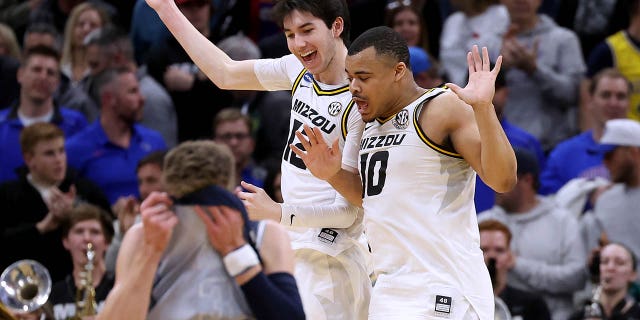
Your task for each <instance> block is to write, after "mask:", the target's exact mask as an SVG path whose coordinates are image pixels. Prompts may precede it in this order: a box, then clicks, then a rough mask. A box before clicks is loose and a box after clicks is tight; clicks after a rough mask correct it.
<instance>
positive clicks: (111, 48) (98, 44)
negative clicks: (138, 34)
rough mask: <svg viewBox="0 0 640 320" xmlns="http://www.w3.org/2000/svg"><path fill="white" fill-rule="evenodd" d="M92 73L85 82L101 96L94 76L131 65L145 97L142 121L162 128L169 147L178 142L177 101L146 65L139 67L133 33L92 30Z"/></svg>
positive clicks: (88, 50)
mask: <svg viewBox="0 0 640 320" xmlns="http://www.w3.org/2000/svg"><path fill="white" fill-rule="evenodd" d="M85 50H86V54H87V57H86V58H87V63H88V65H89V68H90V76H89V77H88V78H85V81H84V83H83V86H84V88H85V90H86V92H88V93H90V94H91V95H92V96H93V98H94V99H96V100H99V98H98V97H96V96H97V94H96V93H95V92H92V91H94V90H93V88H92V84H91V82H92V79H91V78H92V77H95V76H96V75H97V74H99V73H100V72H102V71H103V70H104V69H107V68H128V69H130V70H131V71H132V72H133V73H135V75H136V77H137V78H138V83H139V85H140V93H141V94H142V96H143V97H144V98H145V99H144V106H143V108H142V110H143V112H142V120H141V121H140V124H141V125H143V126H145V127H147V128H149V129H152V130H156V131H158V132H159V133H160V134H161V135H162V137H163V138H164V140H165V142H166V143H167V146H168V147H173V146H175V145H176V144H177V142H178V123H177V119H176V110H175V108H174V106H173V101H172V100H171V97H170V96H169V94H168V93H167V91H166V90H165V89H164V87H162V85H160V84H159V83H158V82H157V81H156V80H154V79H153V78H152V77H151V76H149V75H148V74H147V71H146V68H138V64H137V63H136V62H135V59H134V57H133V45H132V44H131V40H130V39H129V36H128V35H127V34H126V33H124V32H123V31H122V30H120V29H118V28H117V27H111V26H107V27H104V28H102V29H98V30H95V31H94V32H92V33H91V34H90V35H89V36H88V37H87V39H85Z"/></svg>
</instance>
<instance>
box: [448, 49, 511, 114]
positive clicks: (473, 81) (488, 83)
mask: <svg viewBox="0 0 640 320" xmlns="http://www.w3.org/2000/svg"><path fill="white" fill-rule="evenodd" d="M467 63H468V64H469V82H468V83H467V86H466V87H464V89H463V88H460V87H459V86H457V85H456V84H453V83H447V87H449V88H451V90H452V91H453V92H455V94H457V95H458V97H459V98H460V99H462V101H464V102H466V103H467V104H468V105H470V106H471V107H473V108H477V107H479V106H490V107H492V101H493V95H494V94H495V82H496V77H497V76H498V72H500V66H501V65H502V56H499V57H498V59H497V61H496V65H495V67H494V68H493V70H491V71H489V68H490V65H491V61H490V60H489V51H488V50H487V48H486V47H483V48H482V59H481V58H480V53H479V52H478V46H473V49H472V51H471V52H469V53H468V54H467ZM492 108H493V107H492Z"/></svg>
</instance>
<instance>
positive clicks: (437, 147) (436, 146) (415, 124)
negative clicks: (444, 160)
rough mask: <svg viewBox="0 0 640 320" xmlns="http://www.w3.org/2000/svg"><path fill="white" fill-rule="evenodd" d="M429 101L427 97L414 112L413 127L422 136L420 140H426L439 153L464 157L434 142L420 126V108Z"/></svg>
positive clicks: (459, 157)
mask: <svg viewBox="0 0 640 320" xmlns="http://www.w3.org/2000/svg"><path fill="white" fill-rule="evenodd" d="M443 92H444V91H442V92H438V93H437V94H435V95H433V96H430V97H428V99H429V100H430V99H432V98H434V97H437V96H439V95H440V94H442V93H443ZM426 101H427V99H425V101H423V102H421V103H422V105H420V106H419V107H417V108H416V109H415V110H414V114H413V127H414V128H415V129H416V133H417V134H418V137H420V140H422V142H424V143H425V144H426V145H427V146H428V147H429V148H431V149H433V150H435V151H436V152H438V153H442V154H444V155H446V156H449V157H453V158H457V159H462V156H461V155H460V154H459V153H457V152H455V151H453V150H447V149H448V148H446V147H444V146H441V145H439V144H437V143H435V142H433V141H432V140H431V139H429V137H427V135H426V134H425V133H424V131H422V128H420V124H419V123H418V117H419V116H420V110H422V108H423V107H424V103H425V102H426Z"/></svg>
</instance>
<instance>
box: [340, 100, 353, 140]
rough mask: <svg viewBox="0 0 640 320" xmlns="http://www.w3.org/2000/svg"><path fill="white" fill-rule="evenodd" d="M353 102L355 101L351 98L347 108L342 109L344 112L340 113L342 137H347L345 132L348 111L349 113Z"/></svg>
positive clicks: (346, 131)
mask: <svg viewBox="0 0 640 320" xmlns="http://www.w3.org/2000/svg"><path fill="white" fill-rule="evenodd" d="M354 104H355V102H354V101H353V100H351V101H350V102H349V104H348V105H347V109H346V110H344V113H343V114H342V121H340V124H341V126H342V130H341V131H342V139H347V133H348V130H347V129H348V128H347V127H348V124H349V123H348V122H349V113H351V111H352V110H353V105H354Z"/></svg>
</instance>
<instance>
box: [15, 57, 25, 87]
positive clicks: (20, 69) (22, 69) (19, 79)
mask: <svg viewBox="0 0 640 320" xmlns="http://www.w3.org/2000/svg"><path fill="white" fill-rule="evenodd" d="M23 64H24V62H23ZM23 74H24V67H23V66H20V67H19V68H18V71H17V72H16V79H17V80H18V83H22V75H23Z"/></svg>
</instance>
